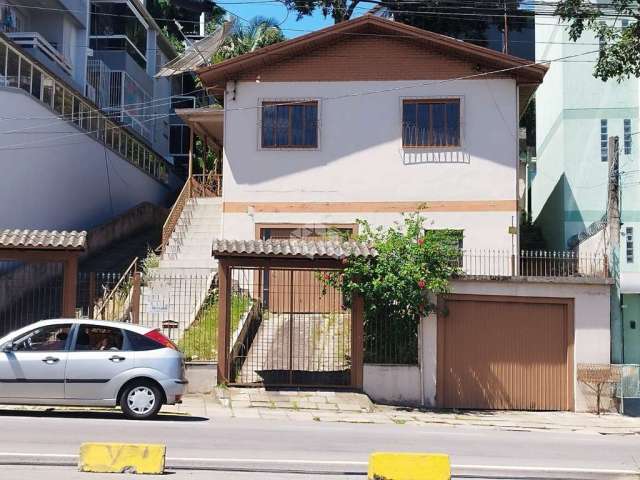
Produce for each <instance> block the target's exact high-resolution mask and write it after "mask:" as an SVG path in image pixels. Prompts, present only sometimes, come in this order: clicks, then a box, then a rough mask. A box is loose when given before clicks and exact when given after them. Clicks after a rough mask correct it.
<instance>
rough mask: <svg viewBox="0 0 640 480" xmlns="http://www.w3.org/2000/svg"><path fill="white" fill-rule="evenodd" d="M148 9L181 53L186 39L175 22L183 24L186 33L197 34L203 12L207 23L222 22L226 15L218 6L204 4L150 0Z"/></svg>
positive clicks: (147, 4)
mask: <svg viewBox="0 0 640 480" xmlns="http://www.w3.org/2000/svg"><path fill="white" fill-rule="evenodd" d="M146 8H147V10H148V11H149V13H150V14H151V16H152V17H154V18H155V19H156V22H157V23H158V25H159V26H160V27H161V28H162V33H163V34H164V36H165V37H167V38H168V39H169V41H170V42H171V44H172V45H173V46H174V48H175V49H176V50H177V51H178V52H179V53H182V51H183V50H184V43H183V41H184V37H183V36H182V34H181V33H180V31H179V30H178V26H177V25H176V24H175V22H174V20H177V21H178V22H182V23H183V27H184V30H185V32H195V31H197V25H198V22H199V19H200V14H201V13H202V12H205V20H206V21H207V22H221V19H222V18H223V17H224V15H225V13H226V12H225V10H223V9H222V8H220V7H218V6H217V5H213V6H209V7H207V6H206V3H204V2H202V3H201V2H176V1H172V0H148V1H147V2H146Z"/></svg>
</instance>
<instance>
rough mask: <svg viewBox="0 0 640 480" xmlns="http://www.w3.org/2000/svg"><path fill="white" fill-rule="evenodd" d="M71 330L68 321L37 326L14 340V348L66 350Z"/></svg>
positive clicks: (19, 349)
mask: <svg viewBox="0 0 640 480" xmlns="http://www.w3.org/2000/svg"><path fill="white" fill-rule="evenodd" d="M69 330H71V324H68V323H65V324H56V325H45V326H42V327H38V328H35V329H33V330H31V331H29V332H27V333H26V334H24V335H22V336H20V337H19V338H17V339H16V340H15V341H14V350H17V351H35V352H41V351H55V350H64V349H65V346H66V343H67V338H68V337H69Z"/></svg>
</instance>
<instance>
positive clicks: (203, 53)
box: [156, 21, 233, 78]
mask: <svg viewBox="0 0 640 480" xmlns="http://www.w3.org/2000/svg"><path fill="white" fill-rule="evenodd" d="M232 27H233V21H230V22H225V23H224V24H223V25H222V26H220V27H218V28H217V29H216V31H215V32H213V33H212V34H211V35H208V36H206V37H204V38H203V39H201V40H198V41H197V42H195V43H193V45H190V46H189V47H188V48H187V49H186V50H185V51H184V53H183V54H182V55H180V56H178V57H176V58H174V59H173V60H171V61H170V62H168V63H166V64H165V65H163V66H162V68H160V70H159V71H158V73H156V78H159V77H171V76H173V75H181V74H183V73H186V72H194V71H196V70H197V69H198V68H200V67H203V66H206V65H208V64H209V62H210V61H211V57H212V56H213V54H214V53H216V52H217V51H218V49H219V48H220V45H222V42H224V41H225V39H226V38H227V36H228V35H229V32H231V29H232Z"/></svg>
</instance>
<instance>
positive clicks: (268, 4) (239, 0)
mask: <svg viewBox="0 0 640 480" xmlns="http://www.w3.org/2000/svg"><path fill="white" fill-rule="evenodd" d="M216 3H217V4H218V5H220V6H221V7H222V8H225V9H226V10H227V11H229V12H231V13H233V14H236V15H238V16H239V17H241V18H244V19H246V20H249V19H251V17H255V16H258V15H259V16H262V17H271V18H273V19H275V20H276V21H277V22H279V23H281V24H282V25H281V27H280V28H282V30H283V32H284V34H285V36H286V37H287V38H293V37H297V36H300V35H304V34H305V33H309V32H312V31H315V30H318V29H320V28H323V27H328V26H329V25H333V19H332V18H331V17H328V18H324V17H323V16H322V13H321V12H320V11H317V12H315V13H314V15H313V16H311V17H304V18H302V19H301V20H296V18H297V14H296V12H288V11H287V8H286V7H285V6H284V5H283V4H282V3H281V2H279V1H277V0H220V1H219V2H216ZM369 8H370V4H366V3H364V4H362V5H361V6H360V5H359V6H358V7H357V8H356V14H355V15H354V16H359V15H362V14H363V13H365V12H366V11H367V10H368V9H369Z"/></svg>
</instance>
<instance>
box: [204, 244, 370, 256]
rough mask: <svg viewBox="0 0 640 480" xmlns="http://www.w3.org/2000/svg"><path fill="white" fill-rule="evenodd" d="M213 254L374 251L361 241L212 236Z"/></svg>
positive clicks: (360, 253)
mask: <svg viewBox="0 0 640 480" xmlns="http://www.w3.org/2000/svg"><path fill="white" fill-rule="evenodd" d="M212 253H213V255H214V256H245V257H262V258H265V257H305V258H311V259H313V258H345V257H351V256H355V257H371V256H375V255H376V252H375V250H374V249H373V248H370V247H368V246H367V245H365V244H362V243H358V242H354V241H347V242H340V241H319V240H294V239H284V240H214V241H213V246H212Z"/></svg>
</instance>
